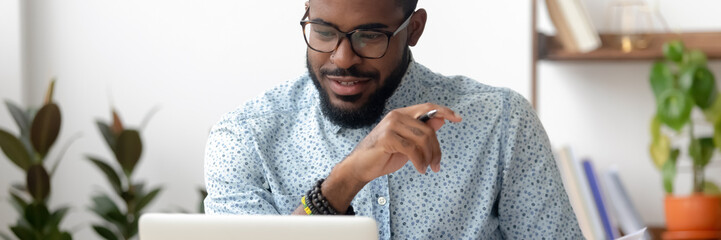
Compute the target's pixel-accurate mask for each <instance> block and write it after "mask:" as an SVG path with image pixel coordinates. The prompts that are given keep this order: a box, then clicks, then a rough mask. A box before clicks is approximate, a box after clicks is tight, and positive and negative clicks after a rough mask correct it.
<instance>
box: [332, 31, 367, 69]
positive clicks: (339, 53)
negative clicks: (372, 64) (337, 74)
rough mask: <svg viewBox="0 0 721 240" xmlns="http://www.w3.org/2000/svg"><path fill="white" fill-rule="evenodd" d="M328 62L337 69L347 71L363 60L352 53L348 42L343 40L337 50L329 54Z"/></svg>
mask: <svg viewBox="0 0 721 240" xmlns="http://www.w3.org/2000/svg"><path fill="white" fill-rule="evenodd" d="M330 60H331V63H333V64H335V65H336V66H337V67H338V68H341V69H348V68H350V67H351V66H353V65H356V64H359V63H360V62H361V61H362V60H363V59H362V58H361V57H360V56H358V55H357V54H356V53H355V52H354V51H353V47H352V46H351V44H350V40H349V39H348V38H343V39H341V41H340V44H339V45H338V48H337V49H336V50H335V51H333V53H331V55H330Z"/></svg>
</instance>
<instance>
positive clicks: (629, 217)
mask: <svg viewBox="0 0 721 240" xmlns="http://www.w3.org/2000/svg"><path fill="white" fill-rule="evenodd" d="M601 182H602V183H603V185H604V189H605V190H606V191H605V193H606V196H607V197H608V199H609V201H607V203H609V204H608V205H609V211H610V212H611V213H612V215H615V217H616V220H617V221H618V227H619V228H620V229H621V231H622V232H623V233H625V234H630V233H633V232H637V231H639V230H641V229H644V228H646V225H645V224H644V223H643V220H642V219H641V214H640V213H639V212H638V209H637V208H636V207H635V206H634V205H633V202H632V201H631V197H630V196H629V195H628V192H627V191H626V189H625V188H624V187H623V183H622V182H621V178H620V177H619V176H618V169H617V167H616V166H611V167H610V168H609V169H608V170H606V171H605V172H604V173H603V174H602V175H601ZM644 235H645V239H651V235H650V234H649V233H648V232H646V233H645V234H644Z"/></svg>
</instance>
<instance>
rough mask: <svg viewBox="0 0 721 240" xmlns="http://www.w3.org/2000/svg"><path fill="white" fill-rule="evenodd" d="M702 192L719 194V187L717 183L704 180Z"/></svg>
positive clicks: (720, 192)
mask: <svg viewBox="0 0 721 240" xmlns="http://www.w3.org/2000/svg"><path fill="white" fill-rule="evenodd" d="M703 193H705V194H708V195H721V189H719V187H718V185H716V184H714V183H712V182H709V181H704V182H703Z"/></svg>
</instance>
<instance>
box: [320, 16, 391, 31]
mask: <svg viewBox="0 0 721 240" xmlns="http://www.w3.org/2000/svg"><path fill="white" fill-rule="evenodd" d="M312 21H313V22H319V23H323V24H326V25H330V26H333V27H335V28H339V27H338V25H335V24H333V23H331V22H326V21H325V20H323V19H322V18H314V19H313V20H312ZM387 27H388V25H385V24H382V23H366V24H361V25H358V26H355V27H354V28H353V30H355V29H377V28H387ZM351 31H352V30H351Z"/></svg>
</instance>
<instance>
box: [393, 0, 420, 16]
mask: <svg viewBox="0 0 721 240" xmlns="http://www.w3.org/2000/svg"><path fill="white" fill-rule="evenodd" d="M395 1H396V5H398V6H400V7H402V8H403V16H405V17H408V16H410V15H411V13H413V11H415V10H416V5H418V0H395Z"/></svg>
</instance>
